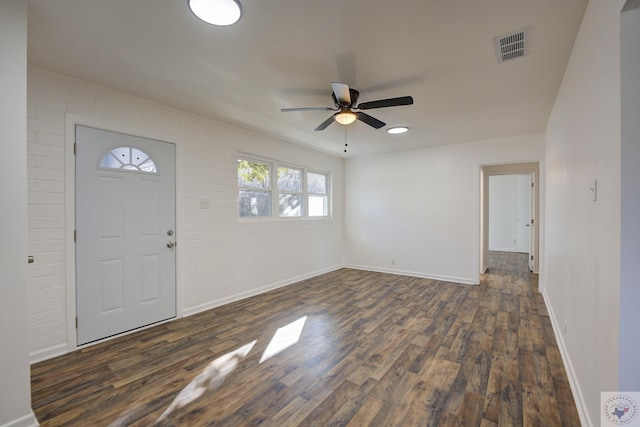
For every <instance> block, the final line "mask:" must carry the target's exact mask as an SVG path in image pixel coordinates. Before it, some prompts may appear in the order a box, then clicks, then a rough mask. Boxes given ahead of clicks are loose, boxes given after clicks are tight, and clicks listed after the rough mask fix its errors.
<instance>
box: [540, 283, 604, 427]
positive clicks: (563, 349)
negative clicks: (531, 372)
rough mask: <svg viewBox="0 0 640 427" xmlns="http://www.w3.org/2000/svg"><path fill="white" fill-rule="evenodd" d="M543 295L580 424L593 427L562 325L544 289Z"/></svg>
mask: <svg viewBox="0 0 640 427" xmlns="http://www.w3.org/2000/svg"><path fill="white" fill-rule="evenodd" d="M541 293H542V297H543V299H544V305H545V306H546V307H547V312H548V313H549V320H551V326H552V327H553V333H554V335H555V336H556V342H557V343H558V349H559V350H560V355H561V356H562V362H563V363H564V368H565V371H566V372H567V377H568V378H569V385H570V386H571V392H572V393H573V400H574V401H575V403H576V408H577V409H578V415H579V416H580V423H581V424H582V425H583V426H584V427H593V425H594V424H593V421H592V420H591V417H590V416H589V412H588V411H587V404H586V402H585V400H584V396H583V394H582V389H581V388H580V382H579V381H578V377H577V376H576V372H575V370H574V369H573V364H572V363H571V358H570V357H569V353H568V352H567V346H566V345H565V342H564V336H563V335H562V334H561V333H560V331H561V329H560V324H559V323H558V319H557V318H556V315H555V313H554V312H553V307H552V306H551V303H550V302H549V297H547V293H546V290H544V289H543V290H542V292H541Z"/></svg>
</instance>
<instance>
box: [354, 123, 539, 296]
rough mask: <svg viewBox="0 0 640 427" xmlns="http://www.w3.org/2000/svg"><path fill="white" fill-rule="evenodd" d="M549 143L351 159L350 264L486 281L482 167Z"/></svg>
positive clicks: (533, 156) (531, 156) (535, 156)
mask: <svg viewBox="0 0 640 427" xmlns="http://www.w3.org/2000/svg"><path fill="white" fill-rule="evenodd" d="M543 143H544V140H543V135H542V134H534V135H523V136H518V137H511V138H503V139H496V140H488V141H476V142H469V143H462V144H455V145H442V146H437V147H431V148H424V149H420V150H411V151H403V152H397V153H390V154H384V155H376V156H369V157H361V158H354V159H348V160H347V163H346V172H345V185H346V186H345V196H346V197H345V200H346V201H345V212H346V217H345V236H346V242H345V251H346V252H345V256H346V261H347V264H348V265H350V266H352V267H356V268H366V269H371V270H378V271H387V272H393V273H398V274H412V275H417V276H423V277H430V278H436V279H442V280H448V281H455V282H461V283H479V277H480V276H479V272H480V267H479V257H480V166H482V165H489V164H500V163H517V162H526V161H538V160H541V159H542V157H543ZM392 260H395V264H394V263H393V262H392Z"/></svg>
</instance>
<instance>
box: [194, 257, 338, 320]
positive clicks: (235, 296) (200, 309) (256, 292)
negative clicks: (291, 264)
mask: <svg viewBox="0 0 640 427" xmlns="http://www.w3.org/2000/svg"><path fill="white" fill-rule="evenodd" d="M343 267H344V266H343V265H337V266H333V267H330V268H325V269H322V270H318V271H314V272H313V273H308V274H303V275H301V276H297V277H292V278H290V279H287V280H283V281H281V282H276V283H271V284H269V285H265V286H261V287H259V288H255V289H251V290H249V291H246V292H240V293H237V294H233V295H230V296H228V297H224V298H219V299H217V300H213V301H209V302H206V303H204V304H199V305H196V306H193V307H189V308H186V309H184V310H183V311H182V315H183V316H184V317H187V316H191V315H194V314H196V313H201V312H203V311H206V310H211V309H212V308H216V307H220V306H221V305H225V304H229V303H232V302H235V301H240V300H242V299H245V298H249V297H253V296H256V295H259V294H262V293H265V292H268V291H272V290H274V289H278V288H282V287H284V286H288V285H292V284H294V283H297V282H300V281H302V280H306V279H311V278H312V277H316V276H320V275H321V274H326V273H330V272H332V271H336V270H339V269H341V268H343Z"/></svg>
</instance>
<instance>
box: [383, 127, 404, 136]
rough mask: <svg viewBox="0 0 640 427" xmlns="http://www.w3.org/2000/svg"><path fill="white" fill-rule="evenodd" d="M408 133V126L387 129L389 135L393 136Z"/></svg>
mask: <svg viewBox="0 0 640 427" xmlns="http://www.w3.org/2000/svg"><path fill="white" fill-rule="evenodd" d="M408 131H409V128H408V127H406V126H396V127H394V128H389V129H387V132H388V133H391V134H394V135H395V134H399V133H405V132H408Z"/></svg>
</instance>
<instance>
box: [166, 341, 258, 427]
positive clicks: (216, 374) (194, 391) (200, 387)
mask: <svg viewBox="0 0 640 427" xmlns="http://www.w3.org/2000/svg"><path fill="white" fill-rule="evenodd" d="M255 343H256V340H254V341H252V342H250V343H248V344H246V345H244V346H242V347H240V348H238V349H237V350H234V351H231V352H229V353H227V354H225V355H223V356H220V357H218V358H217V359H215V360H214V361H213V362H211V363H209V364H208V365H207V367H206V368H204V370H203V371H202V372H201V373H200V374H198V376H196V377H195V378H194V379H193V380H192V381H191V382H190V383H189V384H187V386H186V387H185V388H183V389H182V391H181V392H180V393H178V395H177V396H176V398H175V399H173V402H171V405H169V407H168V408H167V409H166V411H164V412H163V413H162V415H160V418H158V422H159V421H162V420H163V419H165V418H167V417H168V416H169V414H171V412H173V411H175V410H176V409H179V408H182V407H183V406H187V405H188V404H190V403H191V402H193V401H194V400H196V399H197V398H199V397H200V396H202V394H204V392H206V391H210V390H213V389H216V388H218V387H220V386H221V385H222V383H223V382H224V380H225V378H226V377H227V376H228V375H229V374H231V373H232V372H233V371H234V370H235V369H236V367H237V366H238V363H240V361H241V360H242V359H244V358H245V357H246V356H247V354H249V352H250V351H251V349H252V348H253V346H254V345H255Z"/></svg>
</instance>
